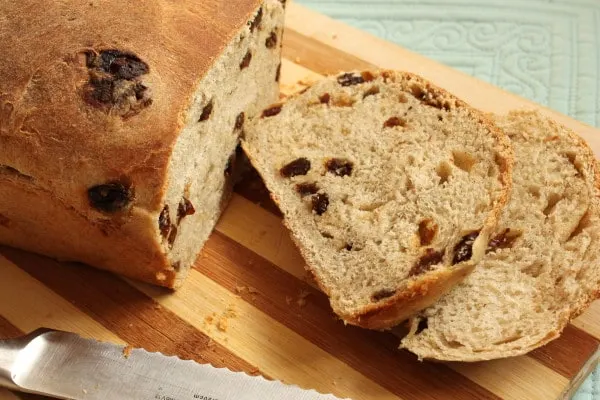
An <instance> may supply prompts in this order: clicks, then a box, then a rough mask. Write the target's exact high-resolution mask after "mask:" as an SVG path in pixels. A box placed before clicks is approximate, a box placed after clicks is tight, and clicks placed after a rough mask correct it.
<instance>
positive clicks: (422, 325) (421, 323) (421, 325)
mask: <svg viewBox="0 0 600 400" xmlns="http://www.w3.org/2000/svg"><path fill="white" fill-rule="evenodd" d="M427 328H428V326H427V318H421V319H419V323H418V325H417V330H416V331H415V335H418V334H419V333H421V332H423V331H424V330H425V329H427Z"/></svg>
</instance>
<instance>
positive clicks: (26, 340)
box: [0, 328, 51, 389]
mask: <svg viewBox="0 0 600 400" xmlns="http://www.w3.org/2000/svg"><path fill="white" fill-rule="evenodd" d="M50 330H51V329H46V328H42V329H37V330H35V331H33V332H31V333H30V334H28V335H25V336H21V337H18V338H14V339H5V340H0V387H6V388H9V389H18V386H17V384H16V382H15V381H14V380H13V374H14V373H15V369H18V366H17V365H16V363H17V361H18V359H19V355H20V354H21V352H22V351H23V350H24V349H25V348H26V347H27V346H28V345H29V344H30V343H32V342H33V341H34V340H35V338H36V337H38V336H40V335H42V334H44V333H47V332H48V331H50Z"/></svg>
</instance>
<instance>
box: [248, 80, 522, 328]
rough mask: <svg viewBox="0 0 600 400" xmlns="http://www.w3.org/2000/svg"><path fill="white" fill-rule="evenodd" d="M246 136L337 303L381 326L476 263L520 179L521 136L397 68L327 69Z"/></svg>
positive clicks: (341, 310) (343, 313)
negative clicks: (515, 169)
mask: <svg viewBox="0 0 600 400" xmlns="http://www.w3.org/2000/svg"><path fill="white" fill-rule="evenodd" d="M242 146H243V147H244V149H245V151H246V153H247V155H248V157H249V159H250V161H251V162H252V163H253V165H254V167H255V168H256V169H257V170H258V172H259V173H260V174H261V175H262V177H263V179H264V181H265V183H266V186H267V188H268V189H269V190H270V192H271V195H272V197H273V199H274V200H275V202H276V203H277V204H278V205H279V207H280V208H281V210H282V212H283V214H284V222H285V224H286V225H287V227H288V228H289V229H290V230H291V232H292V237H293V239H294V240H295V241H296V243H297V245H298V247H299V249H300V251H301V253H302V255H303V256H304V258H305V260H306V263H307V265H308V269H309V270H310V271H311V272H312V273H313V275H314V276H315V278H316V280H317V282H318V283H319V285H320V286H321V288H322V289H323V290H324V291H325V292H326V293H327V294H328V295H329V297H330V301H331V305H332V308H333V310H334V311H335V312H336V313H337V314H338V315H339V316H340V317H341V318H342V319H343V320H344V321H346V322H347V323H350V324H355V325H359V326H363V327H366V328H373V329H383V328H388V327H391V326H393V325H395V324H397V323H398V322H400V321H402V320H404V319H406V318H407V317H409V316H410V315H412V314H414V313H415V312H417V311H418V310H421V309H423V308H425V307H427V306H428V305H431V304H432V303H433V302H434V301H435V300H437V299H438V298H439V297H440V296H441V295H442V294H443V293H445V292H447V290H448V289H450V288H451V287H452V286H454V285H455V284H456V283H458V282H459V281H461V280H462V279H463V278H464V277H465V276H466V275H467V274H468V273H469V272H470V271H471V269H472V267H473V265H474V263H476V262H477V261H478V260H479V259H480V258H481V257H482V256H483V254H484V251H485V248H486V246H487V242H488V239H489V235H490V233H491V232H492V231H493V229H494V227H495V225H496V221H497V218H498V217H499V213H500V211H501V209H502V207H503V205H504V204H505V202H506V201H507V198H508V192H509V186H510V182H511V168H512V150H511V148H510V142H509V141H508V140H507V138H506V137H505V136H504V134H503V133H502V132H501V131H500V130H498V129H497V128H496V127H494V126H493V124H492V123H490V122H489V121H488V120H487V119H486V117H485V116H484V115H483V114H481V113H479V112H477V111H475V110H473V109H472V108H470V107H469V106H467V104H465V103H463V102H462V101H460V100H458V99H456V98H454V97H453V96H451V95H450V94H448V93H446V92H445V91H443V90H442V89H440V88H437V87H435V86H433V85H431V84H430V83H428V82H426V81H425V80H423V79H422V78H420V77H417V76H415V75H411V74H407V73H400V72H393V71H381V72H362V73H358V72H351V73H345V74H342V75H340V76H337V77H330V78H327V79H324V80H323V81H320V82H318V83H316V84H314V85H313V86H312V87H310V88H309V89H308V90H306V91H305V92H303V93H301V94H299V95H297V96H293V97H291V98H290V99H288V101H287V102H286V103H285V104H277V105H273V106H271V107H269V108H268V109H266V110H264V111H263V113H262V117H261V118H256V119H255V120H254V121H252V123H250V124H248V126H247V127H246V131H245V140H244V141H243V143H242Z"/></svg>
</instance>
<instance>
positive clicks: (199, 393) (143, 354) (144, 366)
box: [0, 328, 339, 400]
mask: <svg viewBox="0 0 600 400" xmlns="http://www.w3.org/2000/svg"><path fill="white" fill-rule="evenodd" d="M125 349H126V348H124V347H123V346H119V345H116V344H112V343H106V342H99V341H96V340H91V339H84V338H82V337H80V336H78V335H76V334H74V333H70V332H63V331H58V330H53V329H46V328H42V329H38V330H36V331H33V332H31V333H30V334H28V335H26V336H22V337H19V338H16V339H8V340H0V386H4V387H6V388H9V389H11V390H16V391H20V392H26V393H34V394H42V395H45V396H50V397H54V398H58V399H69V400H83V399H85V400H107V399H110V400H112V399H115V400H119V399H127V400H138V399H139V400H142V399H143V400H280V399H281V400H284V399H285V400H295V399H298V400H339V399H338V398H337V397H335V396H333V395H329V394H328V395H325V394H320V393H317V392H316V391H314V390H303V389H301V388H299V387H297V386H291V385H285V384H283V383H282V382H278V381H268V380H266V379H265V378H263V377H254V376H249V375H247V374H245V373H243V372H232V371H230V370H228V369H226V368H215V367H213V366H211V365H208V364H198V363H196V362H194V361H186V360H181V359H179V358H177V357H168V356H165V355H163V354H161V353H150V352H148V351H146V350H144V349H133V350H131V351H130V352H129V351H128V350H125Z"/></svg>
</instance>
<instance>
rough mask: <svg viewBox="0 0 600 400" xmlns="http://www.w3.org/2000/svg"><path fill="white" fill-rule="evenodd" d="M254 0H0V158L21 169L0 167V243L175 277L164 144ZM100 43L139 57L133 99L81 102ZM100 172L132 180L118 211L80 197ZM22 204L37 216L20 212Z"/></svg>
mask: <svg viewBox="0 0 600 400" xmlns="http://www.w3.org/2000/svg"><path fill="white" fill-rule="evenodd" d="M261 3H262V1H260V0H240V1H237V2H236V3H235V5H230V6H226V8H225V9H223V7H221V6H214V5H213V4H212V3H210V4H209V3H206V2H198V1H193V0H182V1H178V2H170V1H165V0H149V1H143V2H123V1H116V0H108V1H103V2H101V3H100V2H93V1H92V2H87V1H86V2H81V1H66V2H46V3H44V4H41V3H40V2H39V1H37V0H23V1H8V2H2V3H0V15H2V16H3V25H2V29H0V43H2V45H1V47H2V49H3V57H2V58H0V77H1V79H0V148H1V149H2V151H1V152H0V167H3V166H4V167H9V168H10V169H11V170H15V171H18V175H19V176H20V178H19V177H17V178H15V176H1V173H0V193H1V197H2V198H1V199H0V213H2V214H7V215H5V217H6V218H8V219H10V220H11V221H12V222H11V226H12V228H11V229H10V230H9V229H6V228H3V227H0V242H2V243H5V244H9V245H11V246H15V247H20V248H23V249H27V250H31V251H38V252H42V253H44V254H48V255H52V256H55V257H60V258H64V259H77V260H78V261H82V262H86V263H90V264H92V265H96V266H99V267H103V268H105V269H109V270H111V271H114V272H117V273H120V274H123V275H125V276H128V277H132V278H136V279H141V280H144V281H147V282H151V283H154V284H159V285H163V286H168V287H173V286H177V285H179V284H180V282H178V281H177V280H176V278H175V275H176V274H175V272H174V270H173V266H171V265H169V262H168V260H167V258H166V256H165V254H164V249H161V248H160V243H158V241H159V237H158V236H157V232H158V227H157V219H158V216H159V214H160V212H161V209H162V207H163V201H164V200H163V199H164V197H165V194H166V188H167V185H168V182H167V181H168V179H167V173H168V171H167V170H168V166H169V161H170V158H171V154H172V150H173V147H174V144H175V142H176V140H177V139H178V136H179V134H180V132H181V130H182V127H183V126H184V125H185V124H186V123H187V122H188V121H187V120H186V119H187V118H189V116H188V112H187V111H188V109H189V108H190V107H191V102H192V100H193V95H194V93H195V92H196V90H197V88H198V85H199V83H200V81H201V80H202V79H203V78H204V76H205V75H206V73H207V72H208V71H209V70H210V69H211V67H212V66H213V64H214V62H215V60H217V59H218V58H219V56H220V55H221V54H222V53H223V51H224V50H225V49H226V47H227V46H228V45H229V43H230V42H231V41H232V40H233V39H234V38H235V36H236V35H237V34H238V33H239V32H240V31H241V29H242V28H243V27H244V26H245V24H246V23H247V21H248V20H250V19H251V18H252V16H253V15H254V13H255V12H256V10H257V9H258V8H259V6H260V5H261ZM192 11H193V12H192ZM14 35H18V40H15V39H14V37H11V36H14ZM106 50H118V51H120V52H123V53H126V54H131V55H132V57H136V58H138V59H139V60H141V62H142V63H144V64H146V65H147V71H146V72H144V73H143V74H141V76H139V77H138V78H136V79H137V80H136V82H140V83H141V84H142V85H144V86H145V87H146V88H147V91H145V92H143V94H142V93H138V92H136V94H135V96H136V97H137V96H138V94H139V97H140V98H141V99H142V100H144V104H142V105H141V106H140V107H141V108H140V109H135V110H134V107H132V108H131V109H130V110H129V112H125V113H123V112H121V111H120V110H118V109H117V107H113V106H110V105H109V107H108V108H107V107H106V104H104V105H102V104H100V105H99V104H96V103H94V101H90V98H89V96H88V94H89V93H88V92H87V91H89V88H90V86H89V85H90V82H91V79H92V78H91V76H92V75H91V72H90V68H91V67H90V61H89V60H90V58H89V57H90V55H94V54H95V55H96V56H98V55H99V54H101V52H102V51H106ZM190 66H193V68H190ZM115 90H116V89H115ZM86 93H88V94H86ZM118 94H119V93H118V92H113V93H112V95H113V98H114V96H115V95H118ZM86 96H87V97H86ZM138 100H139V99H138ZM146 100H148V101H146ZM13 175H14V174H13ZM23 177H26V179H21V178H23ZM111 181H125V182H127V184H128V185H131V187H132V188H133V189H134V191H133V193H134V194H133V202H132V205H131V207H129V208H127V209H126V210H125V211H123V212H119V213H117V214H114V213H106V212H102V211H99V210H97V209H94V208H93V207H91V206H90V200H89V199H88V193H87V191H88V189H89V188H91V187H94V186H95V185H102V184H106V183H107V182H111ZM24 205H27V206H28V207H37V208H39V210H36V212H37V211H40V218H41V219H38V220H36V221H33V220H32V221H27V218H26V215H27V209H26V208H27V207H24ZM8 210H12V211H10V212H9V211H8ZM42 211H46V213H45V214H46V215H43V213H42ZM51 213H54V215H49V214H51ZM8 214H10V215H8ZM25 223H27V226H23V224H25ZM45 231H47V233H49V235H46V236H44V237H43V238H42V237H40V238H39V240H37V241H33V240H31V235H37V232H45ZM83 232H85V235H86V236H85V243H84V241H83V240H82V239H81V236H82V234H83ZM107 232H109V233H110V238H107V236H106V235H107ZM42 242H43V243H42ZM108 248H112V249H113V253H114V255H113V254H106V253H107V249H108ZM76 256H77V257H76Z"/></svg>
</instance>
